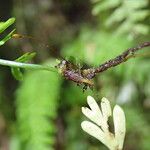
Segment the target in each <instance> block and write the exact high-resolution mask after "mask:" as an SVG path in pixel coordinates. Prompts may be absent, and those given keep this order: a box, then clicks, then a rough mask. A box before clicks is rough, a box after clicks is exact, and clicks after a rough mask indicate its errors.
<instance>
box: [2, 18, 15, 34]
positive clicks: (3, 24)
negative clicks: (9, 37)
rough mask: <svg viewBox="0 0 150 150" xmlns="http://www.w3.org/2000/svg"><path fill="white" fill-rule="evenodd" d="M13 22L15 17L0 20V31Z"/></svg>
mask: <svg viewBox="0 0 150 150" xmlns="http://www.w3.org/2000/svg"><path fill="white" fill-rule="evenodd" d="M14 22H15V18H10V19H8V20H7V21H6V22H0V33H2V32H3V31H5V30H6V29H7V28H8V27H9V26H10V25H12V24H13V23H14Z"/></svg>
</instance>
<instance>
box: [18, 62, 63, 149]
mask: <svg viewBox="0 0 150 150" xmlns="http://www.w3.org/2000/svg"><path fill="white" fill-rule="evenodd" d="M49 63H51V62H49ZM41 79H42V81H41ZM31 81H32V83H31ZM30 83H31V84H30ZM60 86H61V79H60V77H59V76H58V74H56V73H53V72H51V73H50V72H48V71H34V72H29V73H27V74H26V75H25V79H24V82H23V84H22V85H21V87H20V88H19V89H18V91H17V100H16V109H17V111H16V115H17V124H18V126H19V135H20V139H21V142H22V144H23V146H22V147H21V149H25V150H26V149H32V150H48V149H53V145H54V143H55V141H56V139H55V136H54V134H55V133H56V131H57V127H56V126H55V124H54V119H56V117H57V109H58V98H59V95H60ZM49 145H51V148H50V146H49Z"/></svg>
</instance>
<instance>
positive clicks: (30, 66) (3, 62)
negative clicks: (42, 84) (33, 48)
mask: <svg viewBox="0 0 150 150" xmlns="http://www.w3.org/2000/svg"><path fill="white" fill-rule="evenodd" d="M0 65H3V66H9V67H19V68H24V69H35V70H47V71H53V72H57V70H56V68H54V67H51V66H44V65H36V64H28V63H20V62H16V61H10V60H4V59H0Z"/></svg>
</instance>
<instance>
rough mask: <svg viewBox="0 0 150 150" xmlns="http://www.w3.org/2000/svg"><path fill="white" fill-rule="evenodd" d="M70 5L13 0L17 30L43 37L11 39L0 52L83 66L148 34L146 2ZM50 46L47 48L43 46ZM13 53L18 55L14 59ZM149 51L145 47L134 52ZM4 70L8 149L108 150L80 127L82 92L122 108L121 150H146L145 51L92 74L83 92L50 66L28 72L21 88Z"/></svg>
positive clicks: (148, 80)
mask: <svg viewBox="0 0 150 150" xmlns="http://www.w3.org/2000/svg"><path fill="white" fill-rule="evenodd" d="M74 3H75V2H74V1H73V0H71V1H69V0H65V1H59V0H58V1H51V0H44V1H25V0H23V1H21V2H20V1H19V0H15V1H14V6H13V7H14V10H13V15H14V16H15V17H16V18H17V21H16V27H17V30H18V32H20V33H23V34H25V35H32V36H33V37H37V38H39V39H40V40H37V41H36V40H33V41H32V40H31V41H30V40H29V39H22V40H18V41H13V40H12V41H10V43H8V44H9V50H5V51H3V53H2V51H0V56H1V55H2V56H3V57H5V58H6V59H7V58H8V56H9V58H11V59H12V60H14V58H18V53H19V55H20V53H21V55H23V53H25V52H31V51H33V49H36V50H37V56H36V58H35V59H34V61H35V62H36V63H40V62H41V61H46V60H49V59H51V60H53V59H54V58H60V57H64V58H66V57H70V56H73V57H74V58H75V59H76V60H77V63H80V64H81V66H82V65H83V66H84V67H87V66H98V65H100V64H101V63H103V62H105V61H107V60H109V59H111V58H114V57H115V56H117V55H118V54H120V53H121V52H123V51H124V50H125V49H127V48H129V47H134V46H135V45H138V44H139V43H141V42H143V41H146V40H148V39H150V34H149V26H148V15H149V9H150V6H149V5H148V0H143V1H135V0H126V1H121V0H116V1H113V0H106V1H104V0H92V1H91V2H89V1H88V3H87V2H83V1H82V2H81V1H77V2H76V4H74ZM83 8H84V9H83ZM83 10H84V13H83ZM92 12H93V14H92ZM81 14H84V15H83V16H82V15H81ZM95 15H97V16H95ZM118 33H119V34H118ZM17 44H18V45H17ZM47 44H49V45H50V46H48V47H45V46H43V45H47ZM41 45H42V46H41ZM5 46H7V44H5ZM10 46H11V48H10ZM43 47H44V48H43ZM3 48H4V47H3ZM12 49H13V51H12ZM14 49H16V50H18V49H20V51H19V50H18V51H14ZM11 52H13V53H16V56H17V57H14V56H11V55H10V54H11ZM147 52H148V49H145V50H142V51H141V52H140V53H139V54H143V53H147ZM48 64H53V61H48ZM8 74H9V73H8V71H7V70H4V69H3V68H0V113H1V114H2V115H3V116H4V118H5V122H6V127H5V128H6V129H7V132H6V131H5V130H4V129H1V128H0V138H1V139H4V137H5V136H6V142H7V143H9V142H10V150H22V149H23V150H35V149H37V150H48V149H56V150H65V149H66V150H76V149H78V150H99V149H101V150H106V148H105V147H104V146H103V145H102V144H100V143H99V142H97V140H95V139H93V138H92V137H89V136H88V135H86V134H85V133H84V132H83V131H82V130H81V127H80V123H81V121H82V120H83V119H84V118H83V116H82V114H81V107H82V106H85V102H86V96H87V95H92V96H93V97H95V99H97V100H99V99H100V98H101V97H103V96H105V97H107V98H108V99H109V100H112V101H113V102H114V103H119V104H120V105H122V107H123V108H124V110H125V114H126V118H127V135H126V141H125V148H124V149H126V150H135V149H136V150H149V140H150V136H149V134H148V133H149V130H150V129H149V124H150V119H149V114H150V91H149V89H150V76H149V74H150V60H149V56H148V55H146V57H136V58H133V59H131V60H129V61H128V62H125V63H123V64H121V65H119V66H117V67H115V68H111V69H110V70H108V71H106V72H104V73H101V74H100V75H98V76H97V77H96V78H95V89H94V91H91V90H87V91H86V92H85V93H83V92H82V88H81V87H78V86H76V85H75V84H74V83H72V82H70V81H66V80H64V79H63V78H62V77H60V76H59V75H58V74H56V73H53V72H49V71H27V72H25V75H24V79H23V81H22V82H21V83H20V84H19V85H18V84H17V82H15V81H14V79H12V78H11V77H10V76H11V75H8ZM15 91H17V92H16V96H14V93H15ZM1 124H2V122H0V125H1ZM1 133H2V134H1ZM8 137H9V138H8ZM2 146H3V144H2V140H1V147H2Z"/></svg>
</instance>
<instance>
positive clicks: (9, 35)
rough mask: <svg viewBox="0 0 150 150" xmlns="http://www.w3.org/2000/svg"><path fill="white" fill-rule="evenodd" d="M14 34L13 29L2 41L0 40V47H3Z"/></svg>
mask: <svg viewBox="0 0 150 150" xmlns="http://www.w3.org/2000/svg"><path fill="white" fill-rule="evenodd" d="M14 32H15V29H14V30H12V31H11V32H10V33H9V34H8V35H6V36H5V38H4V39H2V40H0V46H2V45H4V44H5V43H6V42H7V41H8V40H9V39H11V36H12V34H13V33H14Z"/></svg>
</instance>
